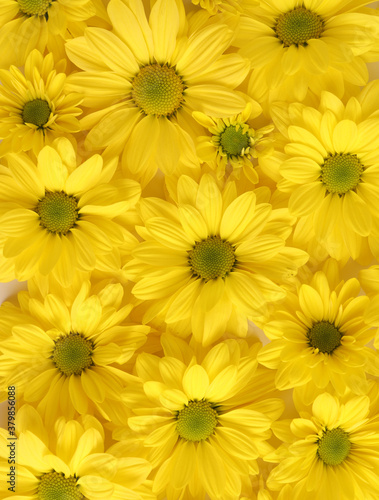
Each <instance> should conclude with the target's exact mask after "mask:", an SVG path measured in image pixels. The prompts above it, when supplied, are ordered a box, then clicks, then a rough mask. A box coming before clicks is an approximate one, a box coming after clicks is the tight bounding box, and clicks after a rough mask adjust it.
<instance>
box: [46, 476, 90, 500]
mask: <svg viewBox="0 0 379 500" xmlns="http://www.w3.org/2000/svg"><path fill="white" fill-rule="evenodd" d="M37 495H38V498H39V500H58V499H59V500H82V499H83V498H84V495H83V494H82V493H80V491H79V487H78V485H77V484H76V478H75V477H73V476H70V477H65V476H64V474H62V473H59V472H48V473H47V474H43V476H42V477H41V479H40V482H39V485H38V491H37Z"/></svg>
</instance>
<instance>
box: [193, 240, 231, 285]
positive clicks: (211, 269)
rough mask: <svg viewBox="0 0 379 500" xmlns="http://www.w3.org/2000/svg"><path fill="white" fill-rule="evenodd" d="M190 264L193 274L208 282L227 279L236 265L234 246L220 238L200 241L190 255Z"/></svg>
mask: <svg viewBox="0 0 379 500" xmlns="http://www.w3.org/2000/svg"><path fill="white" fill-rule="evenodd" d="M188 262H189V265H190V266H191V269H192V272H193V274H195V275H196V276H198V277H199V278H202V279H204V280H206V281H208V280H212V279H216V278H225V276H226V275H227V274H229V273H230V272H231V271H232V270H233V267H234V265H235V263H236V257H235V254H234V248H233V246H232V245H231V244H230V243H229V242H228V241H224V240H222V239H221V238H220V236H209V237H208V238H207V239H206V240H203V241H198V242H196V243H195V246H194V247H193V249H192V250H190V251H189V254H188Z"/></svg>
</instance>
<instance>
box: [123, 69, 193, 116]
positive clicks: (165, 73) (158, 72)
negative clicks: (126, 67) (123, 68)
mask: <svg viewBox="0 0 379 500" xmlns="http://www.w3.org/2000/svg"><path fill="white" fill-rule="evenodd" d="M132 86H133V90H132V97H133V100H134V102H135V103H136V104H137V106H139V107H140V108H141V110H142V111H143V112H144V113H145V114H146V115H156V116H170V115H173V114H174V113H175V112H176V111H177V110H178V109H179V108H180V107H181V106H182V104H183V102H184V95H183V92H184V90H185V88H186V87H185V85H184V83H183V81H182V79H181V77H180V76H179V75H177V74H176V72H175V70H174V69H173V68H170V67H169V66H166V65H164V66H161V65H160V64H151V65H149V66H145V67H143V68H141V70H140V72H139V73H138V75H137V76H136V77H135V78H134V80H133V82H132Z"/></svg>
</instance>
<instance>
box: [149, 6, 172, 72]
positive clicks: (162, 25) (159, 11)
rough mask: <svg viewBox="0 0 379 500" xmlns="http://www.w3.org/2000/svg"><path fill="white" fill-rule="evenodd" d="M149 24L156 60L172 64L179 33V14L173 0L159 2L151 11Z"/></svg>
mask: <svg viewBox="0 0 379 500" xmlns="http://www.w3.org/2000/svg"><path fill="white" fill-rule="evenodd" d="M149 24H150V27H151V31H152V33H153V42H154V58H155V60H156V61H157V62H159V63H161V64H164V63H167V62H170V60H171V55H172V53H173V52H174V50H175V46H176V37H177V34H178V31H179V12H178V8H177V6H176V3H175V2H174V1H173V0H158V1H157V2H155V4H154V5H153V8H152V9H151V13H150V18H149Z"/></svg>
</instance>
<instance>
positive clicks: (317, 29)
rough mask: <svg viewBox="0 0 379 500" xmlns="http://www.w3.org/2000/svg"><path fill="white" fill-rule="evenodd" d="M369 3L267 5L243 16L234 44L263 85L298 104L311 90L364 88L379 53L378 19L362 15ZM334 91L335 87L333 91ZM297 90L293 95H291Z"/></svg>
mask: <svg viewBox="0 0 379 500" xmlns="http://www.w3.org/2000/svg"><path fill="white" fill-rule="evenodd" d="M368 3H370V0H366V1H365V0H357V1H351V2H346V0H335V1H327V0H286V1H277V0H263V1H261V5H260V8H257V9H256V10H255V12H254V14H250V15H248V16H242V17H241V22H240V25H239V30H238V32H237V36H236V40H235V41H234V42H233V44H234V45H237V46H238V47H240V48H241V49H240V53H241V54H243V55H244V56H247V57H249V58H250V60H251V62H252V67H253V68H254V72H253V74H252V78H253V79H254V78H255V77H256V75H257V74H258V75H259V78H260V81H261V82H262V83H263V84H266V85H267V87H268V88H269V89H270V88H275V87H277V88H282V89H283V91H284V92H285V93H287V94H288V93H289V91H290V94H289V95H291V94H292V96H293V97H292V98H295V99H296V100H302V99H304V97H305V95H306V93H307V90H308V88H309V89H311V90H312V91H313V92H315V93H317V94H318V95H319V94H320V91H321V90H322V89H329V90H332V89H334V88H337V89H338V90H339V92H340V93H341V95H342V94H343V90H344V82H345V81H346V82H349V83H353V84H355V85H364V84H365V83H366V82H367V80H368V71H367V67H366V64H365V61H366V58H369V57H370V51H371V50H372V49H373V50H374V49H375V50H376V44H377V37H378V31H379V20H378V18H377V17H376V16H375V15H374V13H373V14H372V15H370V14H369V13H367V12H366V13H361V12H357V11H358V9H359V8H360V7H361V6H362V5H365V4H368ZM330 86H331V87H330ZM291 91H292V92H291Z"/></svg>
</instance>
